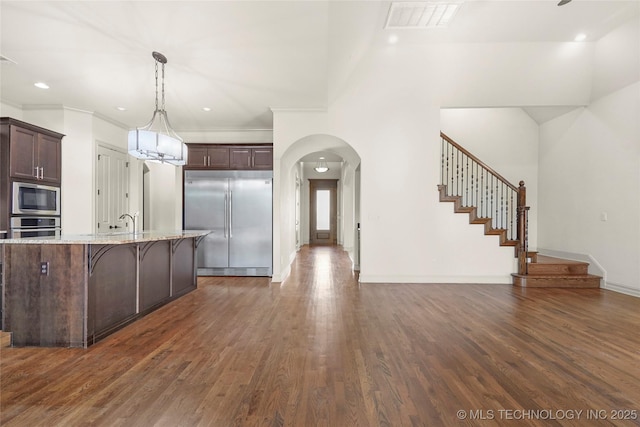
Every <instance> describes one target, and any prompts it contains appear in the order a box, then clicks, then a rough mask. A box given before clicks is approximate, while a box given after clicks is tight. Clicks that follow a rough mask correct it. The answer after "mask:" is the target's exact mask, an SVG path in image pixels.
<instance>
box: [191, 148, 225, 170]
mask: <svg viewBox="0 0 640 427" xmlns="http://www.w3.org/2000/svg"><path fill="white" fill-rule="evenodd" d="M188 147H189V156H188V158H187V165H186V166H187V167H188V168H191V169H229V148H227V147H216V146H211V145H203V144H197V145H196V144H191V145H188Z"/></svg>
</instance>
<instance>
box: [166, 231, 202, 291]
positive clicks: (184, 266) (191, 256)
mask: <svg viewBox="0 0 640 427" xmlns="http://www.w3.org/2000/svg"><path fill="white" fill-rule="evenodd" d="M171 243H172V246H173V263H172V265H173V271H172V274H171V280H172V294H171V295H172V296H173V297H178V296H180V295H182V294H185V293H187V292H189V291H192V290H194V289H196V287H197V282H196V265H195V259H196V258H195V256H196V245H195V239H180V240H173V241H172V242H171Z"/></svg>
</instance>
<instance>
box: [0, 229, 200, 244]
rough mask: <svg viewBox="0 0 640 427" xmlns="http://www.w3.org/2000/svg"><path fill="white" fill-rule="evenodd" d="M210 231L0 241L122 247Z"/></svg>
mask: <svg viewBox="0 0 640 427" xmlns="http://www.w3.org/2000/svg"><path fill="white" fill-rule="evenodd" d="M211 232H212V231H210V230H176V231H139V232H137V233H128V232H118V233H107V234H63V235H61V236H59V237H53V236H52V237H23V238H19V239H4V240H0V244H21V245H25V244H31V245H43V244H45V245H74V244H75V245H78V244H80V245H122V244H127V243H141V242H152V241H157V240H176V239H186V238H192V237H200V236H206V235H207V234H209V233H211Z"/></svg>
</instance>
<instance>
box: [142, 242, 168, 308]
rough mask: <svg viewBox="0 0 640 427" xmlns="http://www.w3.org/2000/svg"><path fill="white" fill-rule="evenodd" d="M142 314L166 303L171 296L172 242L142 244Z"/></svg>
mask: <svg viewBox="0 0 640 427" xmlns="http://www.w3.org/2000/svg"><path fill="white" fill-rule="evenodd" d="M139 274H140V276H139V281H138V283H139V286H140V312H145V311H146V310H149V309H151V308H152V307H154V306H157V305H158V304H162V303H165V302H166V301H167V300H168V299H169V297H170V296H171V242H170V241H169V240H161V241H157V242H145V243H142V244H140V273H139Z"/></svg>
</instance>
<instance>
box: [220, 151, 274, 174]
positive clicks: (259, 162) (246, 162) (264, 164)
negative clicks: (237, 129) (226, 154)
mask: <svg viewBox="0 0 640 427" xmlns="http://www.w3.org/2000/svg"><path fill="white" fill-rule="evenodd" d="M230 154H231V169H262V170H265V169H266V170H271V169H273V149H272V148H232V149H231V153H230Z"/></svg>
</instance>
